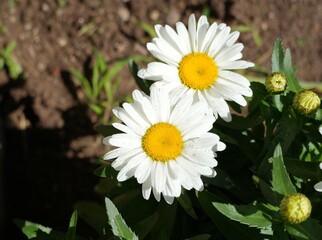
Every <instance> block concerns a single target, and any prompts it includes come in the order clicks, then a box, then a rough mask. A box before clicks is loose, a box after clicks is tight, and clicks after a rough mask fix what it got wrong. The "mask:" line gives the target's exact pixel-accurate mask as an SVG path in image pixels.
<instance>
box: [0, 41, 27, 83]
mask: <svg viewBox="0 0 322 240" xmlns="http://www.w3.org/2000/svg"><path fill="white" fill-rule="evenodd" d="M16 45H17V44H16V42H15V41H11V42H10V43H8V44H7V45H6V46H5V47H4V48H3V49H0V70H1V69H6V70H7V71H8V74H9V77H10V78H11V79H13V80H16V79H18V78H19V77H20V76H21V74H22V67H21V65H20V64H19V63H18V61H17V60H16V59H15V57H14V56H13V51H14V50H15V48H16Z"/></svg>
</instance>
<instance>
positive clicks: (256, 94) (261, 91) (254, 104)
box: [248, 82, 268, 115]
mask: <svg viewBox="0 0 322 240" xmlns="http://www.w3.org/2000/svg"><path fill="white" fill-rule="evenodd" d="M251 89H252V90H253V96H252V98H251V100H250V102H249V104H248V112H249V115H253V114H254V113H255V112H256V110H258V107H259V106H260V104H261V102H262V100H263V99H265V98H266V96H267V95H268V93H267V90H266V88H265V85H264V84H262V83H259V82H251Z"/></svg>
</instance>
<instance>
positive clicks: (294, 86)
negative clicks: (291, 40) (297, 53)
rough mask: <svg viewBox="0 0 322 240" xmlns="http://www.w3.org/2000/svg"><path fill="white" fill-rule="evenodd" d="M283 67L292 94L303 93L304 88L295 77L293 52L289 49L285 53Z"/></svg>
mask: <svg viewBox="0 0 322 240" xmlns="http://www.w3.org/2000/svg"><path fill="white" fill-rule="evenodd" d="M283 66H284V74H285V77H286V80H287V89H288V90H290V91H292V92H299V91H301V89H302V88H301V86H300V84H299V81H298V79H297V78H296V77H295V70H294V67H293V66H292V59H291V51H290V49H289V48H288V49H286V51H285V57H284V62H283Z"/></svg>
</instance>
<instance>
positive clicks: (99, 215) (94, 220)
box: [75, 201, 108, 235]
mask: <svg viewBox="0 0 322 240" xmlns="http://www.w3.org/2000/svg"><path fill="white" fill-rule="evenodd" d="M75 209H77V212H78V215H79V217H80V218H82V219H83V220H84V221H85V222H86V223H87V224H88V225H90V226H91V227H92V228H93V229H95V230H96V232H97V233H98V234H100V235H104V232H105V229H106V227H107V226H108V218H107V215H106V212H105V209H104V207H103V206H101V205H99V204H97V203H94V202H87V201H82V202H78V203H76V204H75Z"/></svg>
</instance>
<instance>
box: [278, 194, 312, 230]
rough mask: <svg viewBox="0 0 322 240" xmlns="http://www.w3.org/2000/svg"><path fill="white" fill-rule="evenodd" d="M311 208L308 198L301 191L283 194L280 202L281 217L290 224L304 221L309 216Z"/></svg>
mask: <svg viewBox="0 0 322 240" xmlns="http://www.w3.org/2000/svg"><path fill="white" fill-rule="evenodd" d="M311 210H312V206H311V202H310V200H309V199H308V198H307V197H306V196H305V195H303V194H301V193H294V194H289V195H287V196H285V197H284V198H283V200H282V201H281V204H280V211H281V215H282V217H283V219H284V220H285V221H287V222H289V223H291V224H298V223H301V222H304V221H305V220H306V219H308V217H309V216H310V214H311Z"/></svg>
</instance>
